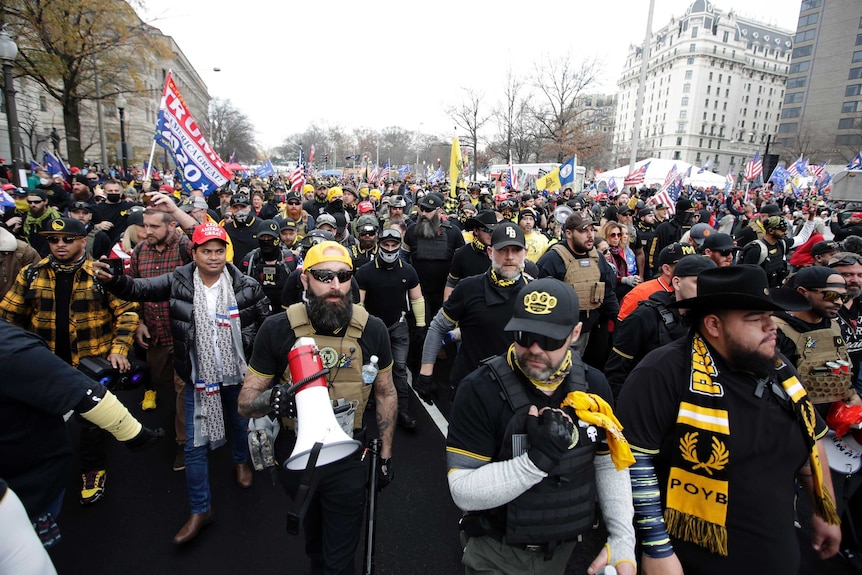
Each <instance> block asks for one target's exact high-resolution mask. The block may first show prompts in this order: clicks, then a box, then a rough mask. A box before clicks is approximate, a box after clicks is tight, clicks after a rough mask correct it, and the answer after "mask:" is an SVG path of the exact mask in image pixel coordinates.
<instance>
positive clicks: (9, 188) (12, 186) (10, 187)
mask: <svg viewBox="0 0 862 575" xmlns="http://www.w3.org/2000/svg"><path fill="white" fill-rule="evenodd" d="M14 189H15V184H3V185H2V186H0V190H3V191H4V192H10V191H12V190H14Z"/></svg>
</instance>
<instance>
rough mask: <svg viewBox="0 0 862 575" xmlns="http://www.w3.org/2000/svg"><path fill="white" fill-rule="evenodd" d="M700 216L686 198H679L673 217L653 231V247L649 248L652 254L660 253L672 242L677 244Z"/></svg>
mask: <svg viewBox="0 0 862 575" xmlns="http://www.w3.org/2000/svg"><path fill="white" fill-rule="evenodd" d="M699 219H700V214H699V213H698V212H697V210H695V208H694V204H692V203H691V200H689V199H688V198H680V199H678V200H677V201H676V206H675V210H674V213H673V216H671V218H670V219H669V220H667V221H666V222H663V223H661V224H659V225H658V227H657V228H656V231H655V240H653V245H654V247H652V248H650V249H651V251H652V252H653V253H656V254H657V253H661V250H662V249H663V248H664V247H665V246H667V245H670V244H672V243H674V242H678V241H679V240H680V239H681V238H682V236H683V234H684V233H685V232H687V231H688V230H690V229H691V226H693V225H694V224H696V223H697V221H698V220H699Z"/></svg>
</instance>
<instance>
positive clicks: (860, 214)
mask: <svg viewBox="0 0 862 575" xmlns="http://www.w3.org/2000/svg"><path fill="white" fill-rule="evenodd" d="M850 217H851V218H859V219H860V220H862V212H853V213H852V214H850Z"/></svg>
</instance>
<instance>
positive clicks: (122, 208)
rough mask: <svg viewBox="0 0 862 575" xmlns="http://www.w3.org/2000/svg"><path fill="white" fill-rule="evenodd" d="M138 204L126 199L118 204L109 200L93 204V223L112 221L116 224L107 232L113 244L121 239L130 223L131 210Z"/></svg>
mask: <svg viewBox="0 0 862 575" xmlns="http://www.w3.org/2000/svg"><path fill="white" fill-rule="evenodd" d="M136 205H138V204H135V203H132V202H129V201H125V200H123V201H120V202H118V203H116V204H109V203H108V202H102V203H100V204H93V223H96V224H98V223H99V222H111V223H112V224H114V227H112V228H111V229H110V230H108V231H107V232H105V233H106V234H108V237H109V238H111V245H112V246H113V245H114V244H115V243H117V242H118V241H119V239H120V237H121V236H122V235H123V232H124V231H126V227H128V225H129V223H128V216H129V210H130V209H131V208H132V207H133V206H136Z"/></svg>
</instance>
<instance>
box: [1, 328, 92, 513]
mask: <svg viewBox="0 0 862 575" xmlns="http://www.w3.org/2000/svg"><path fill="white" fill-rule="evenodd" d="M0 363H2V365H3V377H2V378H0V477H3V479H5V480H6V481H7V482H8V483H9V486H10V487H11V488H12V489H14V490H15V492H16V493H17V494H18V497H20V498H21V501H22V502H23V503H24V507H25V508H26V509H27V513H28V514H29V515H30V516H31V517H33V516H35V515H38V514H40V513H43V512H44V511H45V510H46V509H47V507H48V505H49V504H50V503H51V502H52V501H53V500H54V499H56V498H57V496H58V495H59V494H60V492H61V491H62V490H63V489H64V488H65V487H66V484H67V482H68V479H69V477H70V472H71V468H72V444H71V442H70V441H69V434H68V433H67V431H66V423H65V422H64V421H63V414H64V413H66V412H68V411H69V410H71V409H74V408H75V407H76V406H77V405H78V403H79V402H80V401H81V400H82V399H83V398H84V394H85V393H86V390H87V389H89V388H90V387H91V386H92V385H93V382H92V381H91V380H90V379H89V378H87V377H86V376H85V375H83V374H82V373H81V372H79V371H77V370H75V369H72V368H71V367H69V365H67V364H66V363H64V362H63V360H62V359H60V358H59V357H57V356H56V355H54V354H53V353H51V352H50V350H48V348H47V346H46V345H45V342H44V341H42V339H41V338H40V337H39V336H37V335H34V334H32V333H30V332H27V331H25V330H23V329H21V328H18V327H16V326H13V325H12V324H9V323H7V322H5V321H0Z"/></svg>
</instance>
